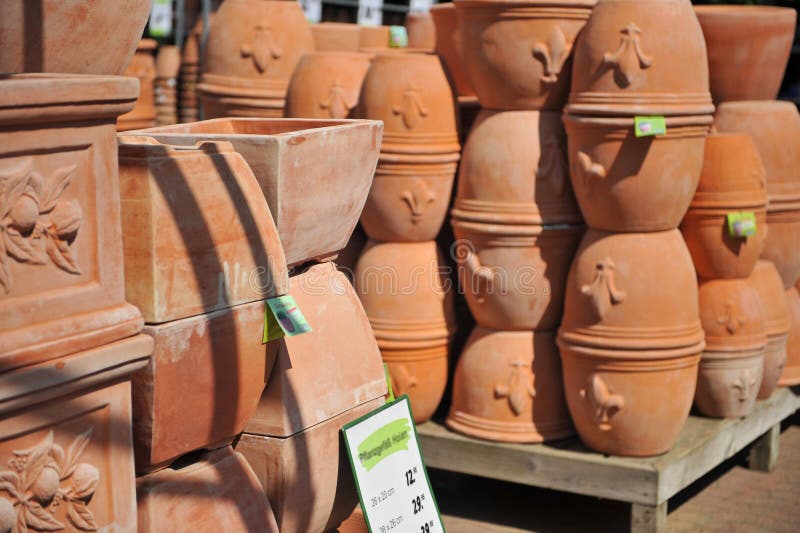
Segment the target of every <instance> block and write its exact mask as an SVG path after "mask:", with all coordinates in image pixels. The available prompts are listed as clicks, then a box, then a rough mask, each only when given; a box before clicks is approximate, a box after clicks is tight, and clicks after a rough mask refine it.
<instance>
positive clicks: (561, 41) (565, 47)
mask: <svg viewBox="0 0 800 533" xmlns="http://www.w3.org/2000/svg"><path fill="white" fill-rule="evenodd" d="M571 51H572V43H570V42H567V37H566V36H565V35H564V30H562V29H561V27H560V26H553V31H552V32H550V35H549V36H548V38H547V41H545V42H538V43H536V44H534V45H533V55H534V57H538V58H539V59H540V60H541V61H542V64H543V65H544V74H542V77H541V80H542V81H543V82H545V83H555V82H557V81H558V75H559V74H561V69H562V68H563V67H564V63H565V62H566V61H567V58H568V57H569V54H570V52H571Z"/></svg>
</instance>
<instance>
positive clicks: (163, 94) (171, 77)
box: [153, 45, 181, 126]
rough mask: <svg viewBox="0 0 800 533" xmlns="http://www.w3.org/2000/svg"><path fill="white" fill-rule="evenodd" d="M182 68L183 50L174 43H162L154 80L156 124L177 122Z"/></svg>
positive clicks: (157, 54) (158, 53)
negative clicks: (179, 82)
mask: <svg viewBox="0 0 800 533" xmlns="http://www.w3.org/2000/svg"><path fill="white" fill-rule="evenodd" d="M180 69H181V51H180V49H179V48H178V47H177V46H174V45H162V46H160V47H159V48H158V52H157V53H156V81H155V82H154V84H153V85H154V93H153V96H154V98H155V106H156V124H157V125H159V126H166V125H169V124H177V123H178V122H180V121H179V120H178V76H179V75H180Z"/></svg>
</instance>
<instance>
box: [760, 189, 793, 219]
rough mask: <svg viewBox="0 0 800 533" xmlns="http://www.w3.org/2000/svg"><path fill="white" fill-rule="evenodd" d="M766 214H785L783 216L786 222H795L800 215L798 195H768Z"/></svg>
mask: <svg viewBox="0 0 800 533" xmlns="http://www.w3.org/2000/svg"><path fill="white" fill-rule="evenodd" d="M767 212H768V213H770V214H772V213H785V215H781V216H783V217H784V218H785V219H786V221H790V220H791V221H794V220H797V218H798V216H799V215H800V195H793V194H786V195H778V194H770V195H769V201H768V203H767Z"/></svg>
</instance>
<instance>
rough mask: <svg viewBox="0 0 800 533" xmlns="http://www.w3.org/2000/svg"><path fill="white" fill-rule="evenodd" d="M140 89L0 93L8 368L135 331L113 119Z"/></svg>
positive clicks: (36, 86) (100, 83) (93, 84)
mask: <svg viewBox="0 0 800 533" xmlns="http://www.w3.org/2000/svg"><path fill="white" fill-rule="evenodd" d="M135 99H136V81H135V80H130V79H125V78H116V77H113V78H112V77H103V76H83V75H57V76H56V75H47V74H20V75H8V76H5V78H4V79H3V81H2V83H0V324H2V328H0V370H2V371H6V370H9V369H12V368H16V367H20V366H24V365H29V364H33V363H36V362H39V361H44V360H49V359H53V358H55V357H59V356H61V355H65V354H69V353H74V352H77V351H80V350H84V349H87V348H91V347H94V346H99V345H101V344H105V343H109V342H113V341H115V340H117V339H121V338H124V337H128V336H131V335H134V334H136V333H138V332H139V331H140V330H141V328H142V318H141V314H140V313H139V311H138V309H136V308H135V307H134V306H132V305H130V304H128V303H126V302H125V285H124V280H123V263H122V247H121V246H120V241H121V239H122V233H121V231H120V223H119V217H120V214H119V180H118V173H117V157H116V137H115V131H116V128H115V121H116V118H117V116H119V115H120V114H122V113H124V112H125V111H128V110H129V109H131V108H132V107H133V102H134V100H135Z"/></svg>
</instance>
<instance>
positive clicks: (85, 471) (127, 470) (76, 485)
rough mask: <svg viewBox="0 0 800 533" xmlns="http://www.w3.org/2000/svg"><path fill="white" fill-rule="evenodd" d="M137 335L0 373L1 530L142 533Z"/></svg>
mask: <svg viewBox="0 0 800 533" xmlns="http://www.w3.org/2000/svg"><path fill="white" fill-rule="evenodd" d="M152 345H153V342H152V339H150V338H149V337H147V336H145V335H137V336H135V337H131V338H129V339H124V340H121V341H117V342H114V343H111V344H107V345H105V346H102V347H100V348H93V349H90V350H86V351H83V352H80V353H76V354H72V355H69V356H66V357H62V358H59V359H57V360H55V361H50V362H45V363H40V364H38V365H34V366H30V367H27V368H24V369H19V370H15V371H11V372H6V373H3V374H2V375H0V480H2V484H0V528H2V530H3V531H11V530H13V531H95V530H101V531H120V532H131V533H133V532H135V531H136V530H137V528H136V492H135V477H134V466H133V450H132V446H131V399H130V398H131V396H130V391H131V389H130V374H131V372H134V371H135V370H137V369H138V368H141V367H142V366H143V365H144V364H145V361H146V360H147V358H148V356H149V354H150V353H151V351H152Z"/></svg>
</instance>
